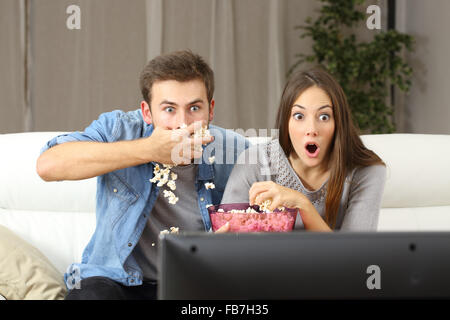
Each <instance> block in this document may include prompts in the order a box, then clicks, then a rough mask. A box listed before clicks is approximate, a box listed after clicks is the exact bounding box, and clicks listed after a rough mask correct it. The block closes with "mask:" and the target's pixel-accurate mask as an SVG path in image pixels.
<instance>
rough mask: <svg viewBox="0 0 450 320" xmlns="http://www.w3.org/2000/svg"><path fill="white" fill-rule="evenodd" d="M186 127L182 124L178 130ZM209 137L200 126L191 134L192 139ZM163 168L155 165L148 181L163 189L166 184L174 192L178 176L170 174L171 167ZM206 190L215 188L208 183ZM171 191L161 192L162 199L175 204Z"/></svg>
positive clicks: (212, 160)
mask: <svg viewBox="0 0 450 320" xmlns="http://www.w3.org/2000/svg"><path fill="white" fill-rule="evenodd" d="M186 127H187V125H186V124H185V123H183V124H182V125H181V126H180V128H186ZM210 136H211V134H210V132H209V130H208V127H207V126H202V127H201V128H199V129H196V130H194V134H193V137H194V138H203V137H210ZM195 147H196V148H197V151H199V152H202V151H203V149H202V147H201V146H195ZM209 162H210V163H212V162H214V157H210V158H209ZM163 167H164V169H161V167H160V166H159V164H156V165H155V167H154V169H153V178H152V179H150V180H149V181H150V182H151V183H156V185H157V186H158V187H163V186H164V185H166V184H167V187H169V188H170V190H172V191H174V190H176V188H177V187H176V183H175V180H177V178H178V176H177V174H176V173H174V172H170V169H172V167H173V165H168V164H163ZM169 175H170V178H171V180H169ZM205 186H206V185H205ZM206 188H207V189H214V188H215V186H214V184H213V183H209V184H208V185H207V186H206ZM172 191H168V190H163V192H164V197H165V198H169V203H170V204H176V203H177V202H178V197H177V196H175V194H174V193H173V192H172Z"/></svg>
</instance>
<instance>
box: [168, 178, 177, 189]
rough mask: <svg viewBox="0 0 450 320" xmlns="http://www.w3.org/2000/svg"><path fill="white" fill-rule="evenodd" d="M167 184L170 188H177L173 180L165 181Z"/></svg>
mask: <svg viewBox="0 0 450 320" xmlns="http://www.w3.org/2000/svg"><path fill="white" fill-rule="evenodd" d="M167 186H168V187H169V188H170V190H172V191H173V190H175V189H176V188H177V186H176V184H175V180H170V181H169V182H167Z"/></svg>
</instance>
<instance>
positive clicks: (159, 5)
mask: <svg viewBox="0 0 450 320" xmlns="http://www.w3.org/2000/svg"><path fill="white" fill-rule="evenodd" d="M318 8H320V2H318V1H314V0H290V1H278V0H184V1H178V0H164V1H163V0H146V12H147V39H148V43H147V59H148V60H149V59H151V58H153V57H155V56H157V55H159V54H161V53H168V52H172V51H175V50H182V49H191V50H192V51H193V52H195V53H198V54H200V55H201V56H202V57H204V58H205V59H206V61H207V62H208V63H209V64H210V65H211V67H212V69H213V70H214V75H215V84H216V90H215V95H214V98H215V100H216V107H215V118H214V121H213V123H214V124H216V125H219V126H222V127H226V128H231V129H244V130H247V129H250V128H255V129H259V128H272V127H274V124H275V116H276V112H277V109H278V103H279V99H280V97H281V91H282V89H283V87H284V84H285V82H286V73H287V70H288V69H289V67H290V66H291V65H292V64H293V62H294V58H295V54H296V53H299V52H306V53H308V52H310V51H311V50H310V47H311V42H310V40H309V39H299V37H298V35H299V31H298V30H295V29H294V27H295V26H296V25H300V24H302V23H303V22H304V20H305V19H306V17H307V16H315V15H316V14H317V13H316V11H315V10H316V9H318Z"/></svg>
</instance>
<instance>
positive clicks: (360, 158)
mask: <svg viewBox="0 0 450 320" xmlns="http://www.w3.org/2000/svg"><path fill="white" fill-rule="evenodd" d="M276 127H277V128H278V130H279V139H274V140H272V141H270V142H268V143H267V144H262V145H255V146H252V147H250V148H249V149H247V150H246V151H245V152H243V153H242V154H241V155H240V159H239V160H238V162H237V163H238V164H236V165H235V166H234V169H233V171H232V173H231V176H230V178H229V180H228V184H227V186H226V188H225V193H224V196H223V198H222V203H237V202H249V203H250V204H251V205H253V204H255V203H256V204H261V203H263V202H264V201H266V200H270V201H271V205H270V207H269V209H271V210H273V209H275V208H277V207H280V206H284V207H290V208H298V209H299V213H300V217H301V219H298V218H297V220H296V224H295V229H306V230H313V231H332V230H352V231H356V230H357V231H361V230H373V231H374V230H376V228H377V224H378V215H379V210H380V204H381V197H382V194H383V189H384V183H385V178H386V166H385V164H384V163H383V161H382V160H381V159H380V158H379V157H378V156H377V155H376V154H375V153H374V152H373V151H371V150H368V149H367V148H365V147H364V145H363V143H362V141H361V139H360V138H359V136H358V133H357V130H356V128H355V126H354V124H353V122H352V120H351V114H350V109H349V106H348V103H347V99H346V97H345V94H344V92H343V90H342V88H341V87H340V86H339V84H338V83H337V82H336V81H335V80H334V79H333V77H332V76H331V75H329V74H328V73H327V72H326V71H324V70H321V69H313V70H310V71H307V72H299V73H295V74H294V75H293V76H292V77H291V78H290V80H289V81H288V83H287V84H286V86H285V88H284V91H283V95H282V97H281V102H280V106H279V109H278V116H277V121H276ZM246 159H249V160H250V161H247V164H239V163H246ZM252 159H253V161H251V160H252ZM255 160H256V161H255ZM249 162H250V164H248V163H249Z"/></svg>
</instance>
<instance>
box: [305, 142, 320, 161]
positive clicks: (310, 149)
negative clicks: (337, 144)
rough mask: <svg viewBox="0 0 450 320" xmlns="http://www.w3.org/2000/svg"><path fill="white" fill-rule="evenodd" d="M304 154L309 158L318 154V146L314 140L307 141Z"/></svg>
mask: <svg viewBox="0 0 450 320" xmlns="http://www.w3.org/2000/svg"><path fill="white" fill-rule="evenodd" d="M305 150H306V155H307V156H308V157H310V158H316V157H317V156H318V155H319V151H320V147H319V145H318V144H317V143H315V142H307V143H306V144H305Z"/></svg>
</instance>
